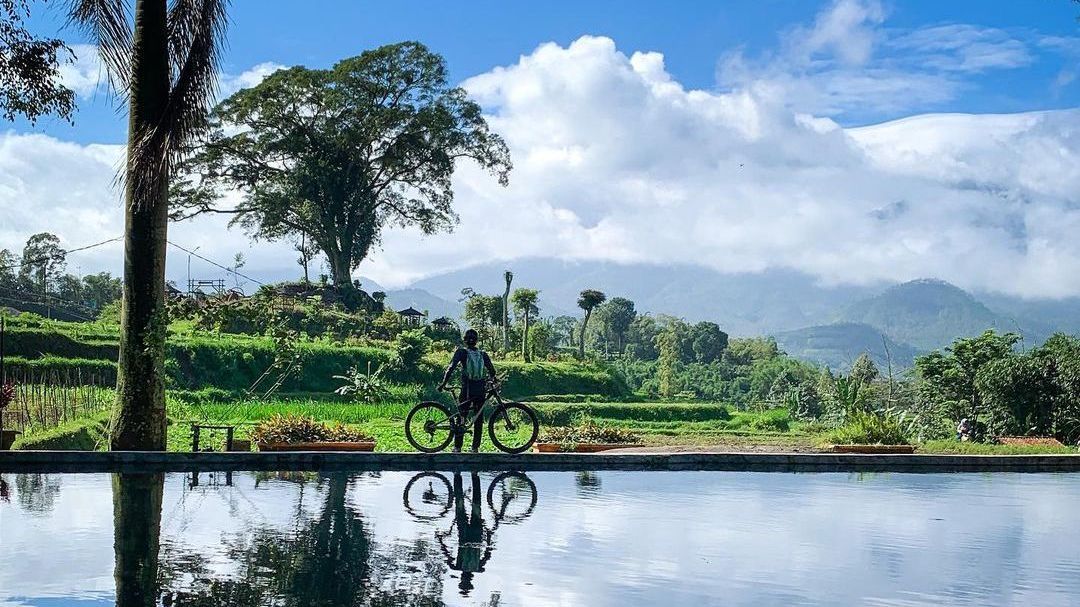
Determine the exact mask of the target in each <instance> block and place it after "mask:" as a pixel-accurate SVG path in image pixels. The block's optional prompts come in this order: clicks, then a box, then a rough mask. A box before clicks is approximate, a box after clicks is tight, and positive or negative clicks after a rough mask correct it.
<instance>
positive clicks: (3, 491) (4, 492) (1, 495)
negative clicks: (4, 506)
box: [0, 476, 11, 502]
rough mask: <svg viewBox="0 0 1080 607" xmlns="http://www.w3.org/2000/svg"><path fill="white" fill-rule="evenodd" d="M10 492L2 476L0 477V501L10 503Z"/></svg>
mask: <svg viewBox="0 0 1080 607" xmlns="http://www.w3.org/2000/svg"><path fill="white" fill-rule="evenodd" d="M10 491H11V490H10V489H8V484H7V480H6V479H5V478H4V477H3V476H0V501H3V502H10V501H11V493H10Z"/></svg>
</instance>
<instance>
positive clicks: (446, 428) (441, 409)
mask: <svg viewBox="0 0 1080 607" xmlns="http://www.w3.org/2000/svg"><path fill="white" fill-rule="evenodd" d="M451 417H452V416H451V414H450V409H448V408H447V407H446V405H443V404H441V403H436V402H425V403H420V404H419V405H416V406H415V407H413V408H412V411H409V415H408V416H406V417H405V438H406V439H408V440H409V444H410V445H412V446H413V448H414V449H416V450H417V451H423V452H424V453H436V452H439V451H442V450H443V449H445V448H446V446H447V445H449V444H450V441H451V440H452V439H453V438H454V427H453V423H451Z"/></svg>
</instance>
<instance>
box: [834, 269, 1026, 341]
mask: <svg viewBox="0 0 1080 607" xmlns="http://www.w3.org/2000/svg"><path fill="white" fill-rule="evenodd" d="M842 319H843V320H845V321H848V322H854V323H862V324H865V325H870V326H872V327H877V328H878V329H880V330H881V331H882V332H884V333H885V334H886V335H888V336H889V337H891V338H893V339H895V340H897V341H898V342H902V343H908V344H911V345H912V346H915V347H916V348H919V349H922V350H932V349H935V348H942V347H944V346H946V345H948V344H949V343H951V342H952V341H953V340H954V339H956V338H957V337H965V336H971V335H978V334H980V333H982V332H983V331H985V330H987V329H995V330H997V331H1017V330H1018V324H1017V323H1015V322H1013V320H1012V319H1010V318H1006V317H1005V316H1003V315H1001V314H998V313H996V312H994V311H992V310H991V309H990V308H988V307H986V305H985V304H983V303H982V302H980V301H979V300H977V299H975V297H974V296H972V295H971V294H970V293H968V292H967V291H964V290H963V289H961V288H959V287H957V286H955V285H951V284H949V283H947V282H944V281H941V280H932V279H922V280H913V281H911V282H905V283H903V284H900V285H896V286H894V287H890V288H888V289H886V290H885V291H884V292H882V293H881V294H879V295H876V296H874V297H869V298H867V299H864V300H862V301H859V302H856V303H854V304H852V305H851V306H849V307H848V308H847V309H846V310H845V311H844V312H843V315H842Z"/></svg>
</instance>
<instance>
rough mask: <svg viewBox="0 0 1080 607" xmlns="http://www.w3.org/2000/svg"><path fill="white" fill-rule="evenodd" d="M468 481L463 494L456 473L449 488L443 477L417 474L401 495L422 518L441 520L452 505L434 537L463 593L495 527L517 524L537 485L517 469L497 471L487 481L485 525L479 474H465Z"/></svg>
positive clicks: (487, 552)
mask: <svg viewBox="0 0 1080 607" xmlns="http://www.w3.org/2000/svg"><path fill="white" fill-rule="evenodd" d="M469 481H470V487H469V491H468V494H467V496H468V497H466V490H465V486H464V481H463V479H462V474H461V473H460V472H455V473H454V483H453V488H452V489H451V488H450V482H449V481H448V480H446V477H445V476H443V475H441V474H438V473H436V472H421V473H420V474H417V475H416V476H414V477H413V478H412V479H410V480H409V482H408V484H406V485H405V491H404V494H403V501H404V503H405V510H406V511H407V512H409V513H410V514H412V515H413V517H415V518H416V519H418V520H421V521H435V520H438V519H441V518H442V517H443V516H445V515H446V514H448V513H449V511H450V504H451V503H453V508H454V520H453V521H452V522H451V524H450V527H449V528H447V529H439V530H436V531H435V538H436V540H437V542H438V544H439V548H440V550H441V551H442V553H443V555H444V558H445V559H446V564H447V565H448V566H449V567H450V569H452V570H453V571H457V572H460V581H459V583H458V588H459V590H460V592H461V595H462V596H468V595H469V593H470V592H471V591H472V590H473V588H474V585H473V576H474V575H475V574H476V573H480V572H482V571H484V565H486V564H487V562H488V560H489V559H491V553H492V550H493V548H494V543H493V535H494V533H495V530H496V529H497V528H498V527H499V525H501V524H504V523H505V524H513V523H517V522H521V521H523V520H525V519H526V518H528V516H529V515H530V514H532V512H533V510H534V509H535V508H536V484H535V483H533V482H532V480H531V479H530V478H529V477H528V476H526V475H525V474H524V473H521V472H506V473H503V474H500V475H498V476H496V477H495V479H493V480H492V481H491V483H490V484H489V485H488V490H487V497H488V507H489V509H490V514H491V520H492V525H491V526H490V527H489V526H488V525H487V524H485V522H484V512H483V510H484V508H483V501H482V500H483V498H482V496H481V492H480V474H479V473H477V472H472V473H470V474H469ZM450 491H452V493H450ZM466 502H467V503H468V507H466Z"/></svg>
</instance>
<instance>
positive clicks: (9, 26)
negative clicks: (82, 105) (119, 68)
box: [0, 0, 75, 122]
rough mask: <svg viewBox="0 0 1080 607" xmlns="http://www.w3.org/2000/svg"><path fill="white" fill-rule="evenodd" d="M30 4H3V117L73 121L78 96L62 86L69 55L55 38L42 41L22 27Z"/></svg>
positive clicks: (9, 0) (11, 0)
mask: <svg viewBox="0 0 1080 607" xmlns="http://www.w3.org/2000/svg"><path fill="white" fill-rule="evenodd" d="M29 14H30V9H29V2H27V0H0V114H2V115H3V117H4V119H5V120H14V119H15V118H16V117H17V116H22V117H24V118H26V119H27V120H29V121H31V122H34V121H35V120H37V119H38V118H39V117H41V116H44V115H46V114H56V115H58V116H60V117H61V118H64V119H70V118H71V114H72V112H74V111H75V94H74V93H72V92H71V90H69V89H68V88H66V87H65V86H63V84H61V83H60V66H61V61H62V58H64V59H66V56H67V55H69V54H70V51H69V49H68V48H67V46H65V45H64V43H63V42H61V41H60V40H57V39H55V38H39V37H37V36H35V35H34V34H31V33H30V32H29V31H27V29H26V28H25V27H24V25H23V21H24V19H25V18H26V17H28V16H29Z"/></svg>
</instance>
